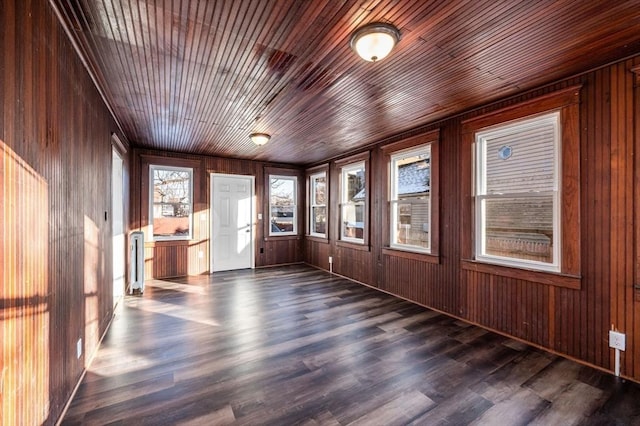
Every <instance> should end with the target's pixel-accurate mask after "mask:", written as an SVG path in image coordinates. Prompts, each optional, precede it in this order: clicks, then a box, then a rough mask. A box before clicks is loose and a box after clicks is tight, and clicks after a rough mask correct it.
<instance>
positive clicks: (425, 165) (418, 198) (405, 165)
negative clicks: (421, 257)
mask: <svg viewBox="0 0 640 426" xmlns="http://www.w3.org/2000/svg"><path fill="white" fill-rule="evenodd" d="M390 186H391V201H390V204H391V243H390V246H391V247H393V248H399V249H404V250H410V251H420V252H426V253H428V252H429V251H430V248H431V244H430V240H431V147H430V145H422V146H419V147H417V148H410V149H408V150H403V151H400V152H396V153H394V154H392V155H391V173H390Z"/></svg>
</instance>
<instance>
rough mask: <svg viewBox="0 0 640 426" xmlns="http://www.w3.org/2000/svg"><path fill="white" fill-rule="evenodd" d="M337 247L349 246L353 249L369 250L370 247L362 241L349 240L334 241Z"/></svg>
mask: <svg viewBox="0 0 640 426" xmlns="http://www.w3.org/2000/svg"><path fill="white" fill-rule="evenodd" d="M336 245H337V246H338V247H344V248H350V249H353V250H361V251H371V248H370V247H369V246H368V245H365V244H364V243H352V242H350V241H336Z"/></svg>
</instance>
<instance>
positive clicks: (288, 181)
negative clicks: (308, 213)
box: [269, 175, 298, 236]
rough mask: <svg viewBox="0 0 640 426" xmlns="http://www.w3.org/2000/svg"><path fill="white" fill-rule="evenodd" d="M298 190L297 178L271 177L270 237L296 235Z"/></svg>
mask: <svg viewBox="0 0 640 426" xmlns="http://www.w3.org/2000/svg"><path fill="white" fill-rule="evenodd" d="M297 188H298V178H297V177H295V176H277V175H269V212H270V227H269V235H271V236H277V235H296V233H297V231H298V227H297V221H298V219H297V214H296V210H297V198H298V194H297Z"/></svg>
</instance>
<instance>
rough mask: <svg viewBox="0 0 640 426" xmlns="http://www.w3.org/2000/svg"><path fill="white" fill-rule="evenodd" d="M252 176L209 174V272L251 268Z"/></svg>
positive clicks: (252, 242) (252, 240)
mask: <svg viewBox="0 0 640 426" xmlns="http://www.w3.org/2000/svg"><path fill="white" fill-rule="evenodd" d="M253 193H254V177H253V176H240V175H221V174H216V173H212V174H211V209H210V211H211V271H213V272H215V271H228V270H232V269H246V268H253V267H254V255H253V254H254V238H253V208H254V207H253Z"/></svg>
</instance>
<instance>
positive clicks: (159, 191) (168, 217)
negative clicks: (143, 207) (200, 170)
mask: <svg viewBox="0 0 640 426" xmlns="http://www.w3.org/2000/svg"><path fill="white" fill-rule="evenodd" d="M149 171H150V180H151V185H150V194H149V195H150V203H149V205H150V206H151V209H150V210H151V211H150V218H151V220H150V222H151V223H150V225H151V229H152V235H153V239H154V240H188V239H190V238H191V229H192V227H191V222H192V210H193V199H192V194H193V170H192V169H190V168H185V167H171V166H153V165H152V166H150V168H149Z"/></svg>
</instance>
